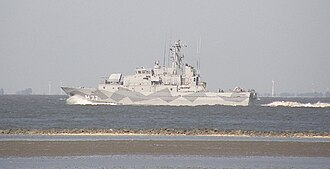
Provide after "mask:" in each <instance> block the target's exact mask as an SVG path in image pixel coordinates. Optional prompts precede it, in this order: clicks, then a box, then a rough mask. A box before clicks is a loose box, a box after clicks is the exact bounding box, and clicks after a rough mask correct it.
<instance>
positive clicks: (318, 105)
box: [262, 101, 330, 108]
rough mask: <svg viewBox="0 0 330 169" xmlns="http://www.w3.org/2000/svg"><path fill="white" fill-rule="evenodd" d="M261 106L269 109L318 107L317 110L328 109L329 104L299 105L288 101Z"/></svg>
mask: <svg viewBox="0 0 330 169" xmlns="http://www.w3.org/2000/svg"><path fill="white" fill-rule="evenodd" d="M262 106H269V107H279V106H282V107H313V108H314V107H315V108H317V107H319V108H325V107H330V103H321V102H317V103H299V102H290V101H275V102H272V103H269V104H264V105H262Z"/></svg>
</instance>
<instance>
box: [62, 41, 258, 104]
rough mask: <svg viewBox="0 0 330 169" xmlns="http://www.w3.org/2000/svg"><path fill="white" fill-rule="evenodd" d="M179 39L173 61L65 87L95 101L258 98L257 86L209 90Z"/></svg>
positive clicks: (180, 101) (178, 101)
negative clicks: (83, 85)
mask: <svg viewBox="0 0 330 169" xmlns="http://www.w3.org/2000/svg"><path fill="white" fill-rule="evenodd" d="M184 47H186V46H185V45H183V44H182V42H181V41H180V40H178V41H177V42H175V44H174V45H172V47H171V48H170V52H171V64H170V65H169V66H167V67H166V66H160V63H159V61H155V65H154V67H153V68H145V67H139V68H136V69H135V71H134V74H133V75H123V74H121V73H114V74H111V75H110V76H109V78H108V79H105V80H104V81H103V82H102V83H100V84H99V85H98V88H97V89H95V88H81V87H80V88H73V87H62V89H63V90H64V91H65V92H66V93H67V94H68V95H70V96H76V97H77V96H78V97H81V98H82V99H86V100H88V101H91V102H95V103H113V104H122V105H172V106H182V105H187V106H188V105H190V106H196V105H242V106H247V105H251V104H252V103H253V100H254V99H256V93H255V91H254V90H248V91H245V90H243V89H241V88H239V87H236V88H235V89H234V90H232V91H226V92H225V91H223V90H219V91H217V92H209V91H208V90H207V89H206V82H204V81H202V80H201V76H200V73H199V71H198V70H197V69H196V68H194V67H193V66H191V65H189V64H187V63H184V62H183V59H184V54H183V53H182V49H183V48H184Z"/></svg>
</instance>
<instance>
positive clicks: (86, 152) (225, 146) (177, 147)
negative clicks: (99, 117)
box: [0, 140, 330, 158]
mask: <svg viewBox="0 0 330 169" xmlns="http://www.w3.org/2000/svg"><path fill="white" fill-rule="evenodd" d="M93 155H156V156H157V155H187V156H190V155H197V156H214V157H222V156H226V157H228V156H288V157H289V156H290V157H330V142H290V141H288V142H273V141H186V140H185V141H181V140H180V141H176V140H170V141H164V140H106V141H0V157H2V158H3V157H39V156H93Z"/></svg>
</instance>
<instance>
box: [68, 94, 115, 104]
mask: <svg viewBox="0 0 330 169" xmlns="http://www.w3.org/2000/svg"><path fill="white" fill-rule="evenodd" d="M66 103H67V104H69V105H116V103H106V102H91V101H90V100H87V99H86V98H84V97H81V96H70V97H69V98H68V99H67V100H66Z"/></svg>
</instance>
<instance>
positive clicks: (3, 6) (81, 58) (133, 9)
mask: <svg viewBox="0 0 330 169" xmlns="http://www.w3.org/2000/svg"><path fill="white" fill-rule="evenodd" d="M199 37H201V39H202V47H201V73H202V78H203V80H205V81H206V82H207V85H208V88H209V89H210V90H215V89H217V88H222V89H229V88H233V87H235V86H241V87H244V88H254V89H256V90H257V91H258V92H261V93H266V92H268V93H270V92H271V81H272V80H275V81H276V91H277V92H294V93H295V92H312V91H322V92H324V91H327V90H329V88H330V69H329V66H330V1H329V0H324V1H321V0H308V1H305V0H274V1H266V0H260V1H253V0H249V1H246V0H242V1H238V0H237V1H235V0H234V1H233V0H228V1H221V0H214V1H211V0H209V1H206V0H200V1H199V0H185V1H180V0H166V1H157V0H145V1H142V0H136V1H133V0H131V1H125V0H120V1H110V0H96V1H92V0H70V1H68V0H21V1H20V0H0V88H3V89H4V90H5V92H6V93H8V94H11V93H15V92H16V91H17V90H22V89H25V88H28V87H30V88H32V89H33V93H35V94H47V93H48V84H49V83H50V82H51V84H52V93H53V94H56V93H60V89H59V86H60V83H61V82H62V83H63V85H65V86H85V87H96V86H97V84H98V83H99V82H100V80H101V78H102V77H107V76H109V75H110V73H118V72H121V73H123V74H131V73H133V70H134V69H135V68H136V67H138V66H145V67H152V66H153V63H154V60H160V61H161V62H162V60H163V53H164V46H165V42H166V43H167V45H166V46H167V47H168V43H169V42H170V41H172V42H173V41H174V40H177V39H181V40H182V41H183V42H184V43H185V44H186V45H187V46H188V47H187V48H185V49H184V52H185V62H188V63H190V64H192V65H196V58H197V56H196V49H197V42H198V39H199Z"/></svg>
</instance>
